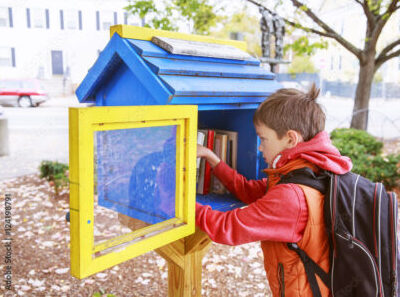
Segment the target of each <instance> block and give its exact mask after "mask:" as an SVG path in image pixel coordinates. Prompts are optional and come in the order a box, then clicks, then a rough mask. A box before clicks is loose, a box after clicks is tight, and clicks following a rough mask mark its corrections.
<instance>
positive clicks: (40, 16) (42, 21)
mask: <svg viewBox="0 0 400 297" xmlns="http://www.w3.org/2000/svg"><path fill="white" fill-rule="evenodd" d="M26 16H27V23H28V28H47V29H48V28H50V16H49V10H48V9H44V8H31V9H29V8H27V9H26Z"/></svg>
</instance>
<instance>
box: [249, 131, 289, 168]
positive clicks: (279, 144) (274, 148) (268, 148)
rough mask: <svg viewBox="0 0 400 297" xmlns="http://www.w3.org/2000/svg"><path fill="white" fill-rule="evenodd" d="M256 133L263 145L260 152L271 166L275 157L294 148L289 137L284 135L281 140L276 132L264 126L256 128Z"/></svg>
mask: <svg viewBox="0 0 400 297" xmlns="http://www.w3.org/2000/svg"><path fill="white" fill-rule="evenodd" d="M255 128H256V133H257V135H258V137H260V140H261V144H260V146H259V148H258V149H259V151H260V152H261V153H262V154H263V157H264V160H265V162H266V163H268V164H269V165H271V164H272V161H273V160H274V159H275V157H276V156H277V155H278V154H279V153H280V152H281V151H283V150H285V149H287V148H290V147H292V146H291V145H290V139H289V137H288V136H287V135H284V136H283V137H282V138H281V139H279V138H278V135H277V134H276V132H275V130H273V129H270V128H269V127H267V126H266V125H264V124H258V125H256V126H255Z"/></svg>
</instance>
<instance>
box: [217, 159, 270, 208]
mask: <svg viewBox="0 0 400 297" xmlns="http://www.w3.org/2000/svg"><path fill="white" fill-rule="evenodd" d="M212 172H213V174H214V175H215V176H216V177H217V178H218V179H219V180H220V181H221V182H222V184H223V185H224V186H225V187H226V188H227V189H228V190H229V192H231V193H232V194H233V195H234V196H235V197H237V198H239V199H240V200H241V201H243V202H244V203H247V204H250V203H253V202H255V201H256V200H257V199H259V198H261V197H262V196H264V195H265V192H266V189H267V179H266V178H263V179H262V180H247V179H246V178H245V177H244V176H243V175H241V174H239V173H238V172H237V171H236V170H234V169H232V168H231V167H229V166H228V165H227V164H226V163H224V162H222V161H221V162H219V163H218V165H217V166H215V167H214V168H213V171H212Z"/></svg>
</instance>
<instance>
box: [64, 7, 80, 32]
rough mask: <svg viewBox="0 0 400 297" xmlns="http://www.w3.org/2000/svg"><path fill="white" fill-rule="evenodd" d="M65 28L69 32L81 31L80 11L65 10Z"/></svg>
mask: <svg viewBox="0 0 400 297" xmlns="http://www.w3.org/2000/svg"><path fill="white" fill-rule="evenodd" d="M64 27H65V29H67V30H78V29H79V11H78V10H75V9H66V10H64Z"/></svg>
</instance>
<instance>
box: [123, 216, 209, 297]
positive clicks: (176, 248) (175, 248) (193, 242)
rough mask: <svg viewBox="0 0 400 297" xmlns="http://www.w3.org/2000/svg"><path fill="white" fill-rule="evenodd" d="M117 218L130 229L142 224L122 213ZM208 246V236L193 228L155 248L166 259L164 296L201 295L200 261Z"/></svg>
mask: <svg viewBox="0 0 400 297" xmlns="http://www.w3.org/2000/svg"><path fill="white" fill-rule="evenodd" d="M118 219H119V221H120V223H121V224H123V225H125V226H127V227H129V228H130V229H132V230H137V229H140V228H143V227H144V226H145V225H146V224H145V223H143V222H141V221H139V220H136V219H133V218H130V217H128V216H125V215H122V214H118ZM210 245H211V240H210V238H209V237H208V235H207V234H206V233H204V232H203V231H201V230H200V229H198V228H196V232H195V233H194V234H192V235H190V236H188V237H185V238H183V239H180V240H177V241H174V242H172V243H170V244H167V245H165V246H163V247H161V248H158V249H156V250H155V251H156V252H157V253H158V254H159V255H160V256H161V257H163V258H164V259H165V260H166V261H167V262H168V297H201V273H202V260H203V257H204V255H205V254H206V252H207V250H208V248H209V247H210Z"/></svg>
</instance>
